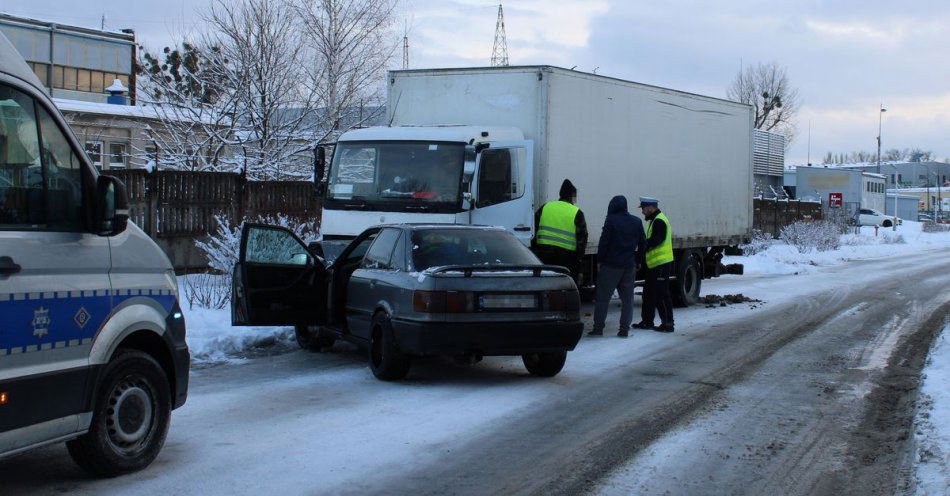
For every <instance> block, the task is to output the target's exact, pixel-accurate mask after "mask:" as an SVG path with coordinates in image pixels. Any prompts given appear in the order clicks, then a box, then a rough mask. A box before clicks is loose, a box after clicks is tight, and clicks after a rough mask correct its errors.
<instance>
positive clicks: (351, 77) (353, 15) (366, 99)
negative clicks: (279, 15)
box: [294, 0, 397, 132]
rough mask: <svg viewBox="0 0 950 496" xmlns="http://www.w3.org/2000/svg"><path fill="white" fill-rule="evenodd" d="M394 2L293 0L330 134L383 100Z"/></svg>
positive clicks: (391, 50)
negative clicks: (363, 108)
mask: <svg viewBox="0 0 950 496" xmlns="http://www.w3.org/2000/svg"><path fill="white" fill-rule="evenodd" d="M395 8H396V0H294V9H295V11H296V13H297V15H298V16H299V18H300V22H301V24H302V26H303V31H304V32H305V33H306V40H307V41H306V43H307V46H308V48H309V50H310V53H309V57H310V58H309V60H310V61H311V63H310V64H309V67H311V68H312V69H311V72H310V80H311V81H312V82H313V84H314V88H315V90H316V93H317V98H318V102H319V106H320V108H321V109H322V111H323V112H324V115H325V118H326V120H327V123H328V124H329V126H328V128H329V131H330V132H333V131H339V130H341V123H342V122H344V121H345V122H349V123H350V124H352V123H353V121H354V119H353V118H352V117H353V116H352V114H353V113H354V110H356V109H357V107H359V106H363V105H365V104H367V103H377V102H380V101H382V99H383V94H382V89H383V88H384V85H383V84H382V83H383V77H384V76H385V75H386V74H385V73H386V67H387V65H388V64H389V62H390V60H391V59H392V57H393V54H394V53H395V51H396V47H397V44H396V38H395V37H394V36H393V34H392V33H391V32H390V28H391V26H392V22H393V13H394V11H395Z"/></svg>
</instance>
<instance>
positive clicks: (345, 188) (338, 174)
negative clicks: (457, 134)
mask: <svg viewBox="0 0 950 496" xmlns="http://www.w3.org/2000/svg"><path fill="white" fill-rule="evenodd" d="M464 157H465V145H464V144H462V143H428V142H415V141H414V142H406V141H399V142H393V141H388V142H341V143H339V144H337V148H336V150H335V151H334V153H333V163H332V165H331V167H330V178H329V190H328V192H327V199H328V200H331V202H334V203H336V202H338V204H340V205H343V206H359V207H370V208H379V207H385V206H389V207H394V208H397V209H398V208H400V207H405V206H408V205H417V206H420V207H421V208H425V207H430V208H433V207H439V206H441V207H443V208H451V207H457V206H458V205H459V204H460V197H459V191H460V189H461V183H462V166H463V161H464ZM390 209H391V208H390Z"/></svg>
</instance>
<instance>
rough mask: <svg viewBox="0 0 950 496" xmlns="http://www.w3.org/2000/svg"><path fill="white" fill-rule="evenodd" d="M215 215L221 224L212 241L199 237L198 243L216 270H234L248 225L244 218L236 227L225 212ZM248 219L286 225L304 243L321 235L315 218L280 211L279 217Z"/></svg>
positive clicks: (223, 271)
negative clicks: (303, 218)
mask: <svg viewBox="0 0 950 496" xmlns="http://www.w3.org/2000/svg"><path fill="white" fill-rule="evenodd" d="M214 218H215V221H216V222H217V224H218V227H217V229H215V231H214V232H213V233H211V235H210V236H209V237H208V241H196V242H195V245H196V246H197V247H198V249H199V250H201V251H202V252H203V253H204V254H205V257H206V258H207V259H208V266H209V267H210V268H211V269H212V270H214V271H216V272H218V273H221V274H230V273H231V270H232V269H234V264H235V263H237V261H238V257H239V256H240V253H241V230H243V229H244V222H241V223H240V224H238V225H237V226H233V227H232V226H231V225H230V224H228V221H227V219H226V218H225V217H224V216H221V215H216V216H215V217H214ZM246 221H250V222H253V223H260V224H270V225H275V226H281V227H286V228H288V229H290V230H291V231H293V233H294V234H296V235H297V237H299V238H300V239H301V240H303V242H304V243H310V242H311V241H316V240H318V239H320V228H319V226H318V224H317V222H315V221H309V222H301V221H299V220H297V219H295V218H292V217H287V216H285V215H279V214H278V215H277V216H276V217H270V216H267V217H256V218H253V219H245V222H246Z"/></svg>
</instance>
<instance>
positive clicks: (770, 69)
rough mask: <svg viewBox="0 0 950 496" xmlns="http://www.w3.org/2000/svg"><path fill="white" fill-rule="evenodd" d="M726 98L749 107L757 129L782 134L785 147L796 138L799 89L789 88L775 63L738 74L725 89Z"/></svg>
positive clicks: (782, 71)
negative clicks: (750, 106) (753, 115)
mask: <svg viewBox="0 0 950 496" xmlns="http://www.w3.org/2000/svg"><path fill="white" fill-rule="evenodd" d="M726 96H727V97H728V98H729V99H730V100H733V101H737V102H742V103H747V104H749V105H752V108H753V109H754V110H755V120H754V124H753V125H754V126H755V128H756V129H762V130H765V131H773V132H777V133H780V134H783V135H784V136H785V142H786V144H788V143H791V142H792V140H793V139H794V138H795V135H796V133H797V129H796V127H795V123H794V118H795V113H796V112H798V108H799V104H800V102H799V98H798V90H797V89H795V88H793V87H792V86H791V83H790V82H789V79H788V73H787V72H786V71H785V68H784V67H780V66H779V65H778V64H777V63H776V62H770V63H767V64H762V63H759V64H755V65H752V66H749V67H747V68H745V69H744V70H742V71H740V72H739V74H737V75H736V77H735V79H733V81H732V84H731V85H730V86H729V88H727V89H726Z"/></svg>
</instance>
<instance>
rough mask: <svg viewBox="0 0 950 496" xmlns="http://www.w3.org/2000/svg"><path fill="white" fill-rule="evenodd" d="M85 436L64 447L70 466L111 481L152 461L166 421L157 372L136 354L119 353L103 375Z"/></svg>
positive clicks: (166, 401)
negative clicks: (112, 478) (67, 453)
mask: <svg viewBox="0 0 950 496" xmlns="http://www.w3.org/2000/svg"><path fill="white" fill-rule="evenodd" d="M102 377H103V380H102V382H101V383H100V384H99V387H98V392H97V395H96V398H95V400H94V401H95V403H94V404H93V412H92V425H91V426H90V427H89V432H87V433H86V434H84V435H82V436H80V437H78V438H76V439H74V440H72V441H69V442H68V443H66V447H67V448H68V450H69V454H70V456H72V458H73V460H75V461H76V463H77V464H78V465H79V466H80V467H82V468H83V469H85V470H86V471H88V472H91V473H93V474H95V475H100V476H105V477H113V476H116V475H121V474H127V473H129V472H134V471H136V470H141V469H143V468H145V467H147V466H148V465H149V464H150V463H152V461H153V460H154V459H155V457H156V456H158V452H159V451H161V449H162V445H164V444H165V435H166V434H167V433H168V423H169V419H170V417H171V389H170V387H169V384H168V378H167V376H166V375H165V372H164V371H163V370H162V367H161V366H160V365H159V364H158V362H156V361H155V359H154V358H152V357H151V356H149V355H146V354H145V353H142V352H140V351H131V350H120V351H119V353H118V354H117V355H116V356H115V358H113V359H112V361H110V362H109V363H108V364H107V365H106V367H105V370H104V371H103V374H102Z"/></svg>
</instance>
